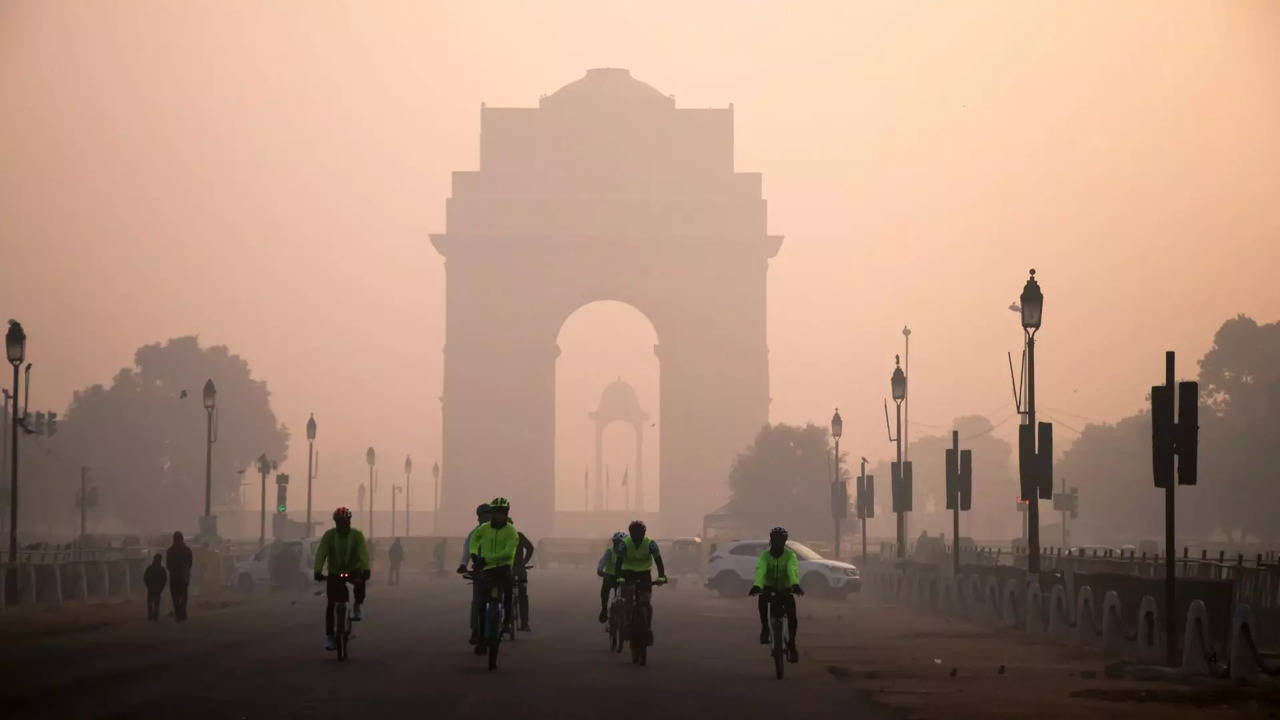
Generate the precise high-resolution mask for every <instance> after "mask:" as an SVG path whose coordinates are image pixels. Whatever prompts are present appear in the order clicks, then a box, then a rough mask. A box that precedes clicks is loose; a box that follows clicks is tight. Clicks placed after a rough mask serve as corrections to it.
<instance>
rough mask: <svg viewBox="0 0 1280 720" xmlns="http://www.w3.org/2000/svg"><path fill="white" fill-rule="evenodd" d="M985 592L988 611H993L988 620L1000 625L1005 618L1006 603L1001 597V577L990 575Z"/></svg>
mask: <svg viewBox="0 0 1280 720" xmlns="http://www.w3.org/2000/svg"><path fill="white" fill-rule="evenodd" d="M983 594H984V596H985V602H986V604H987V611H988V612H990V613H991V614H990V616H989V617H988V621H989V622H990V623H991V624H993V625H996V626H999V625H1000V623H1001V620H1002V619H1003V618H1004V609H1003V608H1004V605H1003V602H1002V601H1001V599H1000V597H1001V596H1000V579H999V578H996V577H988V578H987V586H986V589H985V591H984V593H983Z"/></svg>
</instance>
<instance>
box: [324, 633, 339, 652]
mask: <svg viewBox="0 0 1280 720" xmlns="http://www.w3.org/2000/svg"><path fill="white" fill-rule="evenodd" d="M324 649H325V650H337V649H338V640H337V638H335V637H334V636H332V635H325V636H324Z"/></svg>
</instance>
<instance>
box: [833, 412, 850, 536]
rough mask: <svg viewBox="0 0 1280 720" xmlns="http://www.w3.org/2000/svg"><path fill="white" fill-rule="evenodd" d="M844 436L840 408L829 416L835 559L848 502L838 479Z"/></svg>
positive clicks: (842, 483)
mask: <svg viewBox="0 0 1280 720" xmlns="http://www.w3.org/2000/svg"><path fill="white" fill-rule="evenodd" d="M842 434H844V421H843V420H841V419H840V408H836V412H835V414H834V415H832V416H831V437H832V438H834V439H835V441H836V475H835V479H834V480H832V481H831V518H832V520H833V521H834V522H835V526H836V527H835V533H836V534H835V545H834V547H835V556H834V557H835V559H836V560H839V559H840V521H841V520H843V519H844V516H845V514H846V513H847V512H848V508H849V501H848V499H847V497H848V496H847V495H846V494H845V492H846V491H845V487H844V481H843V480H842V479H841V478H840V436H841V435H842Z"/></svg>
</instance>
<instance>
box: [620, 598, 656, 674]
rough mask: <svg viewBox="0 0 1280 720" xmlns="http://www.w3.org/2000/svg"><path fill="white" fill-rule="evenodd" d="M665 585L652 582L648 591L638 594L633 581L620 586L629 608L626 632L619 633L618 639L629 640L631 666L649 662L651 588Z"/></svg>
mask: <svg viewBox="0 0 1280 720" xmlns="http://www.w3.org/2000/svg"><path fill="white" fill-rule="evenodd" d="M663 584H665V582H664V581H662V580H657V581H654V582H653V583H651V584H650V586H649V589H646V590H645V591H644V592H640V591H639V588H638V587H637V584H636V583H635V582H634V581H625V582H624V583H623V585H622V592H623V597H624V599H625V601H626V602H627V603H628V605H629V606H630V607H629V609H630V612H629V613H627V615H628V616H629V617H628V620H627V628H626V630H627V631H628V632H625V633H621V634H620V637H622V638H627V637H629V638H630V640H631V663H632V664H633V665H645V664H646V663H647V662H648V661H649V645H650V644H651V643H652V642H653V631H652V627H651V625H652V622H653V605H652V604H651V597H652V596H651V594H650V593H651V592H652V588H654V587H657V586H659V585H663Z"/></svg>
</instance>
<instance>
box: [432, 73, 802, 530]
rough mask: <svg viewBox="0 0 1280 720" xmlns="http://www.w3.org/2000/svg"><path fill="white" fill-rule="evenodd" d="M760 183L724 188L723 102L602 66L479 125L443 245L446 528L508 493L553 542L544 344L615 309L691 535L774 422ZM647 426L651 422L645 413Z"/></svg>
mask: <svg viewBox="0 0 1280 720" xmlns="http://www.w3.org/2000/svg"><path fill="white" fill-rule="evenodd" d="M766 215H767V213H766V205H765V200H764V199H763V197H762V194H761V176H760V174H759V173H743V172H735V171H734V165H733V106H732V105H730V106H729V107H727V108H707V109H702V108H677V107H676V103H675V100H674V98H672V97H670V96H667V95H664V94H662V93H661V92H659V91H658V90H656V89H654V88H653V87H651V86H649V85H647V84H645V83H643V82H640V81H639V80H636V79H635V78H633V77H631V74H630V73H629V72H628V71H627V70H622V69H614V68H602V69H595V70H589V71H587V73H586V75H585V76H584V77H582V78H580V79H578V80H576V81H574V82H572V83H569V84H568V85H566V86H564V87H562V88H560V89H559V90H557V91H556V92H554V93H552V94H550V95H547V96H544V97H543V98H542V99H541V100H539V102H538V106H537V107H533V108H494V107H485V106H483V105H482V106H481V109H480V163H479V169H478V170H463V171H457V172H454V173H453V189H452V197H450V198H449V199H448V200H447V205H446V222H445V231H444V232H443V233H439V234H433V235H432V236H431V241H432V243H433V245H434V246H435V248H436V250H437V251H439V252H440V254H441V255H443V256H444V258H445V261H446V262H445V267H446V278H447V279H446V282H447V289H446V321H445V324H446V330H445V346H444V388H443V393H442V395H441V402H442V412H443V435H444V436H443V458H442V460H443V467H442V473H441V474H442V483H443V485H442V488H441V503H442V524H441V528H440V529H441V531H442V532H454V533H456V532H459V531H461V532H465V531H466V529H467V528H469V526H470V524H471V523H473V522H474V519H473V517H474V516H473V509H474V507H475V505H476V504H477V503H479V502H482V501H484V500H487V499H489V498H492V497H494V496H498V495H501V496H506V497H508V498H510V499H511V501H512V505H513V511H512V517H513V518H515V520H516V522H517V524H518V525H520V527H521V529H524V530H527V531H528V532H530V533H531V534H537V535H547V534H551V533H554V532H555V531H556V513H555V508H556V504H555V491H556V482H555V472H554V468H555V458H554V454H555V397H556V391H555V380H556V372H555V368H556V359H557V356H558V355H559V352H560V351H559V348H558V347H557V345H556V338H557V336H558V334H559V331H560V328H561V326H562V324H563V323H564V322H565V320H566V318H568V317H569V315H570V314H572V313H573V312H574V311H575V310H577V309H578V308H580V307H582V306H583V305H586V304H588V303H591V302H595V301H598V300H614V301H619V302H622V303H626V304H628V305H630V306H632V307H634V308H635V309H637V310H638V311H639V312H641V313H643V314H644V315H645V316H646V317H647V318H648V319H649V321H650V322H651V323H652V324H653V327H654V329H655V331H656V333H657V337H658V342H657V344H656V345H655V346H654V348H653V352H654V354H655V355H656V356H657V359H658V366H659V373H660V375H659V386H660V390H659V407H658V408H657V412H656V413H655V414H656V418H654V420H655V421H656V424H657V430H656V432H657V433H658V441H659V446H660V457H659V463H658V466H659V467H658V471H659V472H658V482H657V487H652V486H651V487H650V488H649V490H648V491H647V492H649V500H648V506H649V508H650V509H651V510H652V509H653V506H654V502H653V498H654V496H655V495H656V499H657V503H656V505H657V508H656V513H646V517H647V518H649V525H650V527H651V528H652V532H653V533H654V534H656V535H658V536H662V537H671V536H676V535H692V534H697V533H699V532H701V528H702V517H703V515H705V514H706V513H708V512H710V511H712V510H714V509H716V508H717V507H719V506H720V505H722V504H723V503H724V502H725V501H726V500H727V498H728V494H729V491H728V473H729V468H730V465H731V464H732V462H733V459H734V457H735V455H736V454H737V453H739V452H741V451H742V450H743V449H745V448H746V446H747V445H748V444H749V443H750V442H751V440H752V438H753V437H754V436H755V434H756V433H757V432H758V431H759V430H760V428H761V427H762V426H764V425H765V424H766V423H767V422H768V418H769V351H768V346H767V340H766V331H765V295H766V293H765V287H766V277H765V275H766V272H767V270H768V266H769V258H771V257H773V256H774V255H775V254H777V252H778V248H779V247H780V245H781V243H782V238H781V237H780V236H777V235H769V234H768V230H767V224H766ZM651 410H652V408H651Z"/></svg>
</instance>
